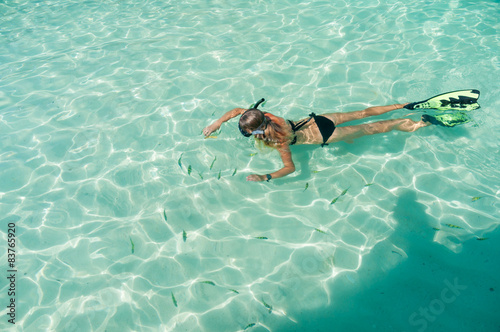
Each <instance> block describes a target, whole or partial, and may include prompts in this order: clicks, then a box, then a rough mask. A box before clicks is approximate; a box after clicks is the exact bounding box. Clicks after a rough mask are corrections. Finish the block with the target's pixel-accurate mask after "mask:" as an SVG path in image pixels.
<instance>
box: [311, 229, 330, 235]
mask: <svg viewBox="0 0 500 332" xmlns="http://www.w3.org/2000/svg"><path fill="white" fill-rule="evenodd" d="M314 230H315V231H316V232H320V233H323V234H327V233H326V232H325V231H322V230H321V229H319V228H315V229H314Z"/></svg>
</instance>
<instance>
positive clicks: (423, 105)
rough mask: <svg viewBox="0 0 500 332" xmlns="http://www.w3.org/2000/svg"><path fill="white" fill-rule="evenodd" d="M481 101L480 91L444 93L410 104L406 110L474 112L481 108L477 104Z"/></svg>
mask: <svg viewBox="0 0 500 332" xmlns="http://www.w3.org/2000/svg"><path fill="white" fill-rule="evenodd" d="M478 99H479V90H474V89H470V90H459V91H452V92H447V93H443V94H441V95H437V96H434V97H431V98H429V99H426V100H423V101H418V102H414V103H410V104H408V105H406V106H405V108H406V109H409V110H416V109H436V110H440V111H446V110H461V111H472V110H475V109H477V108H479V107H481V106H479V104H478V103H477V100H478Z"/></svg>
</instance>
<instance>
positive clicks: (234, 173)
mask: <svg viewBox="0 0 500 332" xmlns="http://www.w3.org/2000/svg"><path fill="white" fill-rule="evenodd" d="M236 171H238V169H237V168H235V169H234V172H233V175H231V176H235V175H236Z"/></svg>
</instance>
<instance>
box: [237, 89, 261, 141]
mask: <svg viewBox="0 0 500 332" xmlns="http://www.w3.org/2000/svg"><path fill="white" fill-rule="evenodd" d="M265 101H266V100H265V99H264V98H262V99H260V100H259V101H258V102H256V103H255V105H253V106H250V108H249V109H247V110H246V111H245V113H246V112H248V111H249V110H259V109H258V107H259V105H260V104H262V103H265ZM262 106H264V105H262ZM245 113H243V114H245ZM242 116H243V115H242ZM238 128H239V129H240V132H241V134H242V135H243V136H245V137H250V136H252V135H259V134H264V130H266V128H267V123H266V118H264V119H263V120H262V123H261V124H260V125H259V126H258V127H257V129H255V130H254V131H252V132H251V133H249V132H246V131H245V130H243V128H241V126H240V124H239V123H238Z"/></svg>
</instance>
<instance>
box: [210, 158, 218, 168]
mask: <svg viewBox="0 0 500 332" xmlns="http://www.w3.org/2000/svg"><path fill="white" fill-rule="evenodd" d="M216 160H217V157H215V158H214V160H213V161H212V163H211V164H210V170H212V167H214V163H215V161H216Z"/></svg>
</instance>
